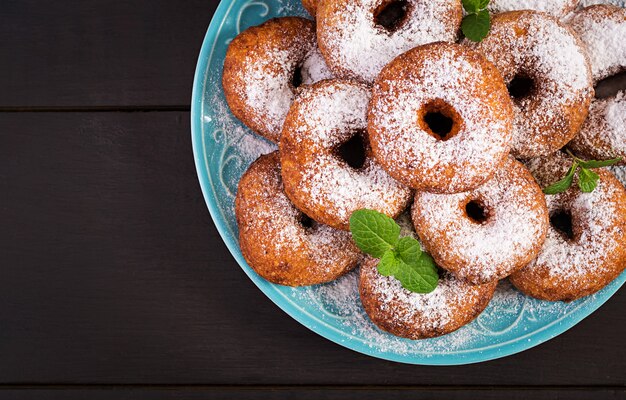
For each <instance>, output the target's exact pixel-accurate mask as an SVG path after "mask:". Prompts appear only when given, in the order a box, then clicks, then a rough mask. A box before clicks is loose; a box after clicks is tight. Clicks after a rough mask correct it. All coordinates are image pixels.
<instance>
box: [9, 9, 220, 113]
mask: <svg viewBox="0 0 626 400" xmlns="http://www.w3.org/2000/svg"><path fill="white" fill-rule="evenodd" d="M218 3H219V0H186V1H183V2H181V1H177V0H143V1H140V0H134V1H125V0H81V1H75V2H71V3H67V4H64V5H61V4H57V3H54V2H41V1H37V0H4V1H2V7H0V43H2V44H1V47H2V54H3V57H2V62H1V63H0V109H3V108H23V107H26V108H28V107H44V108H55V107H81V108H85V107H114V108H120V107H134V106H151V107H163V106H168V107H170V106H178V107H180V106H188V105H189V104H190V99H191V84H192V81H193V74H194V69H195V65H196V59H197V57H198V53H199V51H200V46H201V44H202V39H203V38H204V34H205V32H206V29H207V27H208V25H209V22H210V20H211V16H212V15H213V11H214V10H215V8H216V6H217V4H218Z"/></svg>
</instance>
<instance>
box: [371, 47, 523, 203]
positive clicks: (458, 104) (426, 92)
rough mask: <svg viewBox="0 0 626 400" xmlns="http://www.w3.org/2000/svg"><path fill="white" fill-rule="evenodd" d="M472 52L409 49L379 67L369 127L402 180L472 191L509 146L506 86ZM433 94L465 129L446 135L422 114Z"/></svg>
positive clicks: (383, 160)
mask: <svg viewBox="0 0 626 400" xmlns="http://www.w3.org/2000/svg"><path fill="white" fill-rule="evenodd" d="M472 57H473V54H471V53H470V52H468V51H467V50H465V49H463V48H460V47H458V46H456V45H443V44H439V45H432V46H427V47H422V48H417V49H414V50H412V51H411V52H407V53H405V54H404V55H403V56H402V58H397V59H396V60H395V61H394V63H392V64H390V65H389V66H388V67H387V69H386V70H385V71H384V72H383V73H382V74H381V76H380V78H379V80H378V82H377V84H376V86H375V87H374V94H373V99H372V103H371V106H370V107H371V108H370V117H369V121H368V123H369V132H370V135H371V137H372V148H373V150H374V154H375V155H376V158H377V159H378V160H380V162H381V163H382V164H383V165H384V166H385V169H386V170H387V171H388V172H389V173H390V174H391V175H392V176H394V177H395V178H396V179H398V180H400V181H402V182H404V183H406V184H407V185H410V186H412V187H414V188H421V189H424V190H431V189H432V190H434V191H437V192H454V191H457V192H458V191H462V190H469V189H471V188H473V187H476V186H478V185H479V184H480V183H482V182H483V181H484V180H485V179H486V178H487V177H489V175H490V174H491V173H492V171H494V170H495V168H496V167H497V166H498V165H499V164H500V162H501V160H502V158H503V157H504V156H505V154H506V153H507V152H508V149H509V142H510V139H511V119H510V114H509V113H510V105H509V102H508V95H507V93H506V89H505V88H504V86H497V85H495V84H494V85H492V84H491V83H490V78H491V76H490V78H486V77H485V74H486V70H484V69H483V67H482V66H481V65H480V64H479V63H477V62H475V60H474V61H472ZM387 72H388V73H387ZM396 76H400V77H401V78H399V79H398V78H397V77H396ZM496 83H497V81H496ZM432 101H442V102H445V103H447V104H448V105H449V106H450V107H451V108H453V109H454V111H455V112H456V113H457V114H458V116H459V120H460V121H458V122H457V124H458V126H459V132H458V133H457V134H456V135H455V136H453V137H451V138H449V139H447V140H445V141H444V140H439V139H438V138H436V137H435V136H433V135H432V134H430V133H429V132H427V131H426V130H425V128H423V126H424V124H423V123H422V122H421V121H420V120H419V119H420V112H421V110H422V109H423V108H425V107H426V106H427V105H428V104H429V103H431V102H432Z"/></svg>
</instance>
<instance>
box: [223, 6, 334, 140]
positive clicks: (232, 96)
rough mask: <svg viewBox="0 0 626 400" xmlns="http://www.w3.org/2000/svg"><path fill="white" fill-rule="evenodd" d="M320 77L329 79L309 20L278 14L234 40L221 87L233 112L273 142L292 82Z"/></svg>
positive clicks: (277, 137) (292, 91) (293, 88)
mask: <svg viewBox="0 0 626 400" xmlns="http://www.w3.org/2000/svg"><path fill="white" fill-rule="evenodd" d="M324 78H330V72H329V70H328V69H327V68H326V66H325V64H324V61H323V59H322V57H321V56H320V54H319V50H318V49H317V45H316V41H315V24H314V23H313V21H310V20H308V19H304V18H299V17H283V18H275V19H270V20H269V21H266V22H264V23H263V24H261V25H259V26H254V27H251V28H248V29H246V30H245V31H243V32H242V33H240V34H239V35H237V37H235V39H233V41H232V42H231V43H230V45H229V46H228V50H227V52H226V58H225V59H224V73H223V75H222V86H223V87H224V94H225V96H226V101H227V103H228V105H229V107H230V110H231V112H232V113H233V114H234V115H235V117H237V118H238V119H240V120H241V121H242V122H243V123H244V124H246V125H247V126H248V127H249V128H250V129H252V130H253V131H254V132H256V133H258V134H259V135H262V136H264V137H266V138H267V139H269V140H271V141H273V142H278V141H279V140H280V130H281V129H282V125H283V121H284V120H285V115H287V111H288V110H289V106H290V105H291V102H292V101H293V98H294V97H295V91H296V88H297V86H299V85H300V84H309V83H312V82H313V81H316V80H320V79H324Z"/></svg>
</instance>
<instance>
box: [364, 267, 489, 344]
mask: <svg viewBox="0 0 626 400" xmlns="http://www.w3.org/2000/svg"><path fill="white" fill-rule="evenodd" d="M377 265H378V260H376V259H373V258H368V259H367V261H365V263H364V264H363V265H361V272H360V280H359V293H360V295H361V302H362V303H363V308H364V309H365V312H366V313H367V315H368V316H369V317H370V319H371V320H372V322H374V323H375V324H376V325H377V326H378V327H379V328H380V329H382V330H385V331H387V332H389V333H391V334H393V335H396V336H402V337H405V338H409V339H425V338H431V337H436V336H441V335H445V334H447V333H450V332H453V331H455V330H457V329H459V328H460V327H462V326H463V325H466V324H467V323H469V322H471V321H472V320H473V319H474V318H476V317H477V316H478V315H479V314H480V313H481V312H482V311H483V310H484V309H485V307H487V304H489V301H490V300H491V298H492V297H493V293H494V291H495V289H496V285H497V282H493V283H487V284H484V285H471V284H469V283H467V282H464V281H462V280H460V279H458V278H455V277H454V276H453V275H451V274H449V273H445V272H444V273H443V274H442V275H441V276H440V279H439V284H438V285H437V288H436V289H435V290H434V291H433V292H431V293H427V294H420V293H413V292H410V291H408V290H406V289H404V288H403V287H402V285H401V284H400V281H398V280H397V279H395V278H393V277H385V276H382V275H381V274H379V273H378V270H377V268H376V267H377Z"/></svg>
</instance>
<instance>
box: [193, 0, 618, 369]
mask: <svg viewBox="0 0 626 400" xmlns="http://www.w3.org/2000/svg"><path fill="white" fill-rule="evenodd" d="M251 1H253V0H251ZM235 3H236V0H221V1H220V3H219V5H218V6H217V8H216V10H215V12H214V14H213V16H212V18H211V22H210V24H209V27H208V28H207V32H206V34H205V36H204V39H203V41H202V46H201V48H200V53H199V56H198V61H197V63H196V69H195V73H194V80H193V86H192V95H191V112H190V120H191V121H190V122H191V142H192V150H193V156H194V164H195V167H196V173H197V177H198V182H199V184H200V188H201V190H202V195H203V198H204V201H205V203H206V205H207V208H208V209H209V214H210V216H211V219H212V220H213V223H214V224H215V227H216V228H217V231H218V233H219V235H220V237H221V239H222V241H223V242H224V244H225V245H226V247H227V248H228V250H229V252H230V253H231V255H232V256H233V258H234V259H235V261H237V263H238V264H239V267H240V268H241V269H242V270H243V271H244V273H245V274H246V275H247V276H248V277H249V278H250V280H252V282H253V283H254V284H255V285H256V286H257V288H259V289H260V290H261V292H263V294H264V295H265V296H267V297H268V298H269V299H270V300H271V301H272V302H273V303H274V304H275V305H276V306H278V308H280V309H281V310H283V311H284V312H285V313H287V314H288V315H289V316H290V317H292V318H293V319H295V320H296V321H298V322H299V323H300V324H302V325H303V326H305V327H306V328H308V329H310V330H311V331H313V332H314V333H316V334H317V335H319V336H321V337H323V338H325V339H327V340H330V341H332V342H334V343H336V344H339V345H340V346H342V347H345V348H347V349H350V350H352V351H356V352H358V353H361V354H364V355H367V356H370V357H376V358H380V359H384V360H388V361H393V362H399V363H404V364H412V365H432V366H452V365H467V364H475V363H480V362H486V361H491V360H495V359H499V358H502V357H507V356H510V355H513V354H516V353H520V352H522V351H525V350H528V349H531V348H533V347H536V346H538V345H540V344H542V343H545V342H547V341H548V340H550V339H553V338H555V337H556V336H558V335H560V334H562V333H565V332H566V331H568V330H569V329H571V328H572V327H573V326H575V325H576V324H578V323H579V322H580V321H582V320H583V319H585V318H586V317H588V316H589V315H591V314H593V313H594V312H595V311H596V310H597V309H598V308H599V307H600V306H602V305H603V304H604V303H605V302H606V301H607V300H608V299H610V298H611V297H612V296H613V295H614V294H615V293H616V292H617V290H619V288H620V287H621V286H622V284H623V279H622V282H620V283H619V284H618V285H616V287H615V288H613V289H612V290H610V291H608V292H605V293H603V295H602V296H601V297H596V298H595V299H594V301H593V302H591V304H584V305H582V306H581V308H584V309H585V310H584V311H583V310H580V309H578V310H576V311H575V313H576V314H574V315H572V314H568V316H567V317H566V318H565V319H561V320H557V321H553V322H551V323H549V324H547V325H545V326H542V328H541V330H539V331H535V332H533V333H532V334H531V336H530V337H529V338H528V339H527V340H520V341H517V342H514V343H509V344H504V345H503V346H501V347H499V348H496V349H493V350H488V351H475V352H472V353H469V354H466V355H460V354H449V355H446V354H433V355H432V356H428V357H425V356H420V355H416V354H405V355H403V354H397V353H390V352H384V351H379V350H377V349H376V348H373V347H369V346H367V345H365V344H362V343H358V342H352V341H350V340H349V338H346V337H344V336H342V335H341V334H340V333H337V332H335V331H334V330H332V329H328V328H326V327H324V326H320V325H318V324H317V322H316V321H315V320H314V319H313V317H312V316H310V315H309V314H307V313H306V312H304V311H303V310H302V309H299V308H296V307H294V306H293V305H292V303H291V302H288V301H285V299H284V298H283V296H281V295H280V294H279V292H277V291H271V290H268V289H266V288H265V287H264V284H265V283H266V282H265V281H262V278H261V277H259V276H258V275H257V274H256V273H254V272H253V271H252V269H251V268H250V267H249V266H248V265H247V263H246V261H245V260H244V258H243V256H242V254H241V251H240V249H239V245H238V243H236V241H235V240H233V239H231V237H230V232H229V229H228V228H227V227H226V225H225V222H224V221H223V220H222V219H221V218H220V217H221V211H220V210H218V209H217V206H216V204H217V199H216V198H215V196H214V193H213V190H212V183H211V179H210V177H209V176H210V175H209V172H208V168H207V166H206V165H205V162H206V157H205V150H206V147H205V145H204V135H203V127H202V110H203V107H202V106H203V104H204V89H205V83H206V76H207V71H208V67H209V64H210V61H211V58H212V55H213V51H214V48H215V45H216V43H217V37H218V34H219V30H220V29H221V27H222V25H223V23H224V21H225V18H224V17H225V16H226V14H227V13H228V11H230V8H231V7H233V5H234V4H235ZM616 279H620V277H618V278H616Z"/></svg>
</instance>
